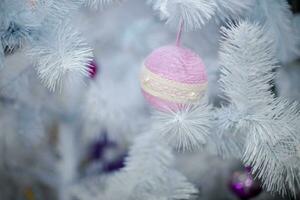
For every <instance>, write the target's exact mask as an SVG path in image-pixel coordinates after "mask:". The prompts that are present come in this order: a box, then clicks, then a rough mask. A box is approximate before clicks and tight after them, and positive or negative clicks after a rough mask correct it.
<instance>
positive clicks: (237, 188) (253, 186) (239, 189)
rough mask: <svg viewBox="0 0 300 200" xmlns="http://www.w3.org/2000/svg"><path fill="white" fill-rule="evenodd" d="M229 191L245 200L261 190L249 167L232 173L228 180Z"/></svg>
mask: <svg viewBox="0 0 300 200" xmlns="http://www.w3.org/2000/svg"><path fill="white" fill-rule="evenodd" d="M229 187H230V189H231V191H232V192H233V193H234V194H235V195H236V196H237V197H239V198H240V199H243V200H247V199H251V198H253V197H256V196H257V195H259V194H260V193H261V191H262V189H261V187H260V184H259V183H258V182H257V181H256V180H254V178H253V176H252V174H251V167H246V168H245V169H244V170H242V171H236V172H234V173H233V174H232V177H231V179H230V182H229Z"/></svg>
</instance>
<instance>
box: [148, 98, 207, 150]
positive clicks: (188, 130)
mask: <svg viewBox="0 0 300 200" xmlns="http://www.w3.org/2000/svg"><path fill="white" fill-rule="evenodd" d="M206 102H207V100H206V99H205V100H202V101H201V102H199V104H198V105H190V106H187V107H186V108H181V109H178V111H172V110H170V111H168V112H159V111H158V112H155V113H154V114H153V117H152V118H153V119H152V121H153V127H152V128H153V130H154V131H156V132H157V133H159V134H161V136H162V137H163V139H164V140H165V141H167V142H168V144H169V145H171V146H173V147H174V148H175V149H178V150H195V149H199V148H200V147H201V146H203V145H205V144H206V143H207V137H208V136H209V132H210V128H211V116H210V113H211V109H210V106H209V105H208V103H206Z"/></svg>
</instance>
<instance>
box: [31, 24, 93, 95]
mask: <svg viewBox="0 0 300 200" xmlns="http://www.w3.org/2000/svg"><path fill="white" fill-rule="evenodd" d="M49 32H50V33H48V34H49V35H47V36H44V37H41V38H40V40H37V41H36V42H35V43H34V44H33V46H32V48H31V49H30V50H29V55H31V56H33V57H34V60H35V61H36V62H35V67H36V70H37V72H38V76H39V77H40V79H41V80H42V82H43V83H44V84H45V85H46V86H47V87H48V88H49V89H50V90H52V91H53V90H56V89H61V88H62V86H63V84H64V83H66V82H69V81H72V80H74V79H76V78H80V77H81V76H87V75H88V63H89V62H90V61H91V58H92V51H91V49H90V48H89V47H88V46H87V44H86V43H85V42H84V41H83V39H82V38H81V36H80V34H79V33H78V32H77V31H76V30H74V29H73V28H72V27H70V26H69V25H68V24H65V23H63V24H58V25H57V26H55V27H54V28H53V30H51V31H50V30H49Z"/></svg>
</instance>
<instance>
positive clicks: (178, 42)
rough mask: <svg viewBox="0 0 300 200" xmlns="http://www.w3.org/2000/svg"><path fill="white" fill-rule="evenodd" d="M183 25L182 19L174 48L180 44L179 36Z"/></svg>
mask: <svg viewBox="0 0 300 200" xmlns="http://www.w3.org/2000/svg"><path fill="white" fill-rule="evenodd" d="M183 25H184V21H183V19H181V20H180V24H179V30H178V32H177V37H176V46H178V47H179V46H180V42H181V36H182V32H183Z"/></svg>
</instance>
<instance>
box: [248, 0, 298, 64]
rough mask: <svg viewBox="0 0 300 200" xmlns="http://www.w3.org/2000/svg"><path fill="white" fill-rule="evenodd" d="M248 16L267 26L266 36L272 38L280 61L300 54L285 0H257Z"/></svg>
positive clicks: (288, 60) (285, 61)
mask: <svg viewBox="0 0 300 200" xmlns="http://www.w3.org/2000/svg"><path fill="white" fill-rule="evenodd" d="M249 18H250V19H252V20H253V21H260V22H262V23H265V25H266V26H267V27H268V29H267V34H268V37H269V38H272V39H273V40H274V44H273V45H274V48H275V49H276V51H277V57H278V59H279V60H280V61H281V62H284V63H287V62H290V61H293V60H294V59H296V58H297V57H298V56H299V55H300V48H299V46H297V43H298V42H297V41H299V35H297V33H295V31H294V30H293V26H292V18H293V15H292V12H291V10H290V7H289V4H288V2H287V1H286V0H265V1H260V0H257V1H256V6H255V7H254V9H253V11H252V12H250V16H249Z"/></svg>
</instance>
